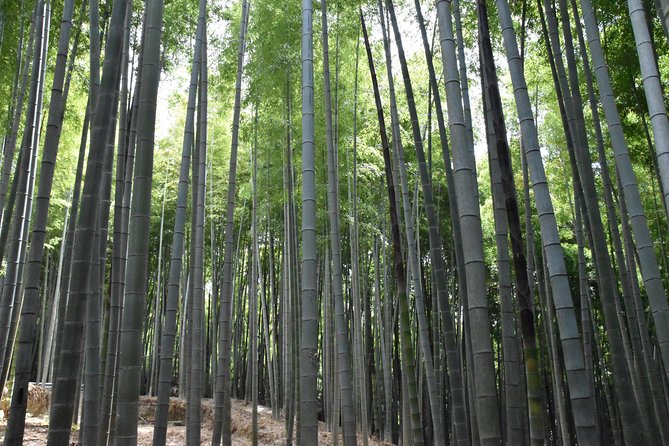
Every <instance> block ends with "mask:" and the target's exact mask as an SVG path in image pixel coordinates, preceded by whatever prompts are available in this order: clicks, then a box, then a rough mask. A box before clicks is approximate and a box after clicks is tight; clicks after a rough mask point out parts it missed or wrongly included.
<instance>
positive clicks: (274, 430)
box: [0, 384, 388, 446]
mask: <svg viewBox="0 0 669 446" xmlns="http://www.w3.org/2000/svg"><path fill="white" fill-rule="evenodd" d="M36 387H37V386H33V385H32V384H31V387H30V393H29V395H30V397H29V400H28V415H27V417H26V429H25V436H24V440H23V445H24V446H42V445H44V444H46V437H47V432H48V428H49V417H48V409H49V398H48V397H49V395H48V391H46V390H44V389H43V388H41V387H40V388H36ZM155 406H156V398H155V397H147V396H142V397H140V402H139V426H138V432H137V434H138V442H137V443H138V445H140V446H144V445H151V444H152V443H153V417H154V414H155ZM6 411H7V403H6V402H5V400H3V401H2V402H1V403H0V416H1V417H2V418H1V419H0V438H4V432H5V429H6V428H7V419H6V417H5V416H4V415H5V413H6ZM185 414H186V402H185V401H184V400H183V399H179V398H171V399H170V408H169V412H168V417H169V424H168V428H167V446H181V445H185V444H186V426H185V423H184V420H185ZM213 415H214V403H213V400H211V399H205V400H203V402H202V430H201V435H202V437H201V440H202V441H201V444H202V445H209V444H211V427H212V420H213ZM251 417H252V407H251V405H250V404H248V405H247V404H246V403H245V402H244V401H240V400H233V401H232V443H233V444H234V445H236V446H249V445H251ZM78 433H79V432H78V430H76V429H75V430H73V432H72V441H71V443H70V444H71V445H73V446H74V445H78V442H77V438H78ZM318 435H319V439H318V444H319V445H323V446H330V445H331V444H332V434H331V433H330V432H327V431H326V430H325V425H324V424H323V423H319V433H318ZM340 441H341V440H340ZM258 444H259V445H261V446H279V445H284V444H286V435H285V428H284V422H283V419H279V420H275V419H274V418H272V410H271V409H270V408H267V407H263V406H259V407H258ZM358 444H359V445H361V444H362V437H361V436H358ZM369 445H370V446H384V445H388V443H383V442H381V441H378V440H377V439H375V438H370V439H369Z"/></svg>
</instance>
